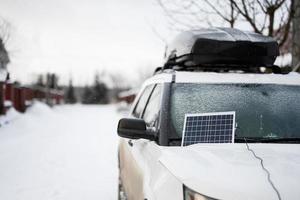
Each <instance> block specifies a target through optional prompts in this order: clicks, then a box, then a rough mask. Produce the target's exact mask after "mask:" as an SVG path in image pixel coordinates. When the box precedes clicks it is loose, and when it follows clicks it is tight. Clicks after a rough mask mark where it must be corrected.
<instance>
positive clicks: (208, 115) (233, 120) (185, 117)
mask: <svg viewBox="0 0 300 200" xmlns="http://www.w3.org/2000/svg"><path fill="white" fill-rule="evenodd" d="M212 116H232V131H231V143H234V135H235V125H236V122H235V111H228V112H211V113H192V114H185V116H184V125H183V131H182V141H181V146H187V145H184V144H185V143H184V142H185V136H186V126H187V119H188V118H189V117H208V120H209V118H210V117H212ZM207 127H209V126H207ZM208 132H209V131H208ZM196 143H202V144H211V143H214V144H218V143H216V142H201V141H199V142H196ZM196 143H193V144H196ZM219 143H225V142H219ZM226 143H228V142H226ZM189 145H190V144H189Z"/></svg>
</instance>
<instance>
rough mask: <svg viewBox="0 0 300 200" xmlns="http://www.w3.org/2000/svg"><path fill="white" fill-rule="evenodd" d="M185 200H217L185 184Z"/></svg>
mask: <svg viewBox="0 0 300 200" xmlns="http://www.w3.org/2000/svg"><path fill="white" fill-rule="evenodd" d="M183 192H184V200H216V199H212V198H210V197H207V196H204V195H202V194H199V193H197V192H195V191H193V190H191V189H189V188H187V187H185V186H183Z"/></svg>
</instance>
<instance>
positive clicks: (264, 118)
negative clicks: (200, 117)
mask: <svg viewBox="0 0 300 200" xmlns="http://www.w3.org/2000/svg"><path fill="white" fill-rule="evenodd" d="M299 99H300V86H287V85H271V84H270V85H265V84H264V85H262V84H227V85H224V84H222V85H220V84H196V83H175V84H173V86H172V97H171V120H172V125H173V128H174V132H175V135H174V137H177V138H178V137H181V136H182V131H183V123H184V116H185V114H192V113H209V112H226V111H235V112H236V123H237V124H236V126H237V129H236V132H235V134H236V137H249V138H250V137H251V138H252V137H253V138H294V137H298V138H299V137H300V104H299V103H300V101H299Z"/></svg>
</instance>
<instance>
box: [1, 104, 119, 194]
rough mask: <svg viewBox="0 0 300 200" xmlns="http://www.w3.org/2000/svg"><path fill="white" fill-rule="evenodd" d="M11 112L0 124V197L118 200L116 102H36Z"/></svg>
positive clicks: (117, 117) (117, 116) (117, 115)
mask: <svg viewBox="0 0 300 200" xmlns="http://www.w3.org/2000/svg"><path fill="white" fill-rule="evenodd" d="M9 116H10V119H9V120H10V122H9V123H8V124H6V125H4V126H2V127H0V199H1V200H2V199H3V200H4V199H5V200H77V199H78V200H85V199H88V200H93V199H95V200H101V199H105V200H109V199H113V200H115V199H117V179H118V170H117V145H118V137H117V133H116V126H117V121H118V119H119V117H120V115H119V114H118V113H117V112H116V108H115V106H113V105H108V106H83V105H73V106H58V107H55V108H54V109H50V108H48V107H47V106H45V105H43V104H40V103H37V104H35V105H34V106H33V107H32V108H30V109H29V110H28V112H26V114H18V113H15V112H11V113H10V114H9ZM3 121H4V119H2V122H3Z"/></svg>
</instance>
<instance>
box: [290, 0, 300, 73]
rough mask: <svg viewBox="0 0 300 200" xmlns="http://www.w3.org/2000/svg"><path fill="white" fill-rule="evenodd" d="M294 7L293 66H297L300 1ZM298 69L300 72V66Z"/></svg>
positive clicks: (299, 38)
mask: <svg viewBox="0 0 300 200" xmlns="http://www.w3.org/2000/svg"><path fill="white" fill-rule="evenodd" d="M294 7H295V16H294V19H293V50H292V67H296V65H297V64H299V62H300V1H295V4H294ZM297 71H298V72H300V67H298V69H297Z"/></svg>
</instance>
